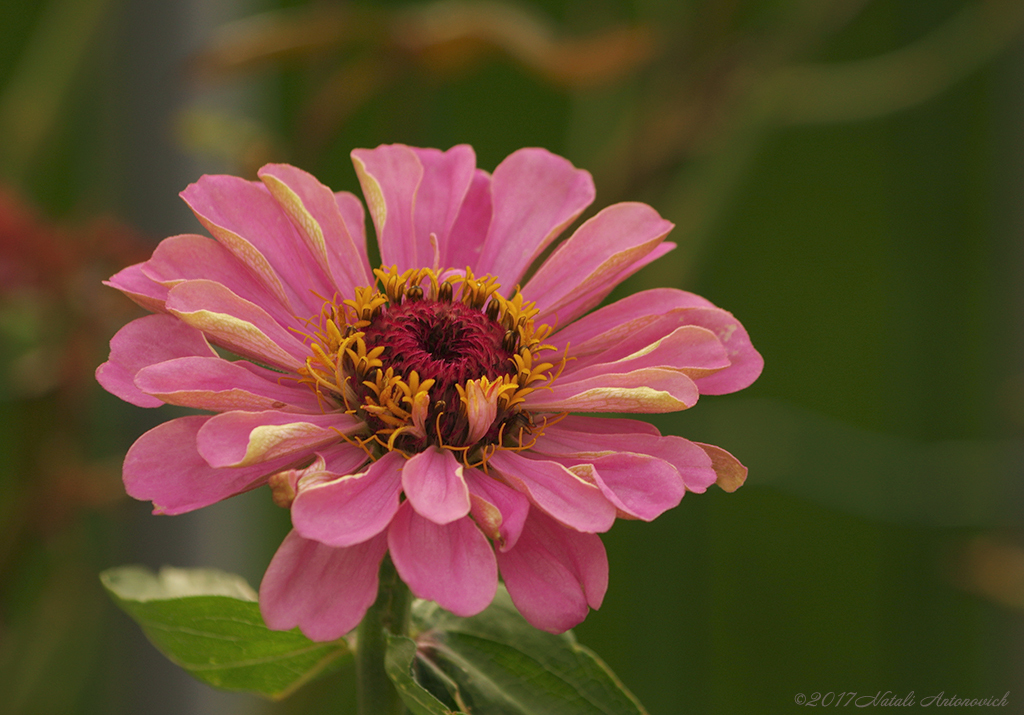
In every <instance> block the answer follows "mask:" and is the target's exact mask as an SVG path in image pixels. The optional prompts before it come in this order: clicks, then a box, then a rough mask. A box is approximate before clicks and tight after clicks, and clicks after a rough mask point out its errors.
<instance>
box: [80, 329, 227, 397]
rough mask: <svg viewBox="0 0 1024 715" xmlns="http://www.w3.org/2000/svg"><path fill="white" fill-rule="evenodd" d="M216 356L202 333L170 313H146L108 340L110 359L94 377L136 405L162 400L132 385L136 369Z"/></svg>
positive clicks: (97, 370)
mask: <svg viewBox="0 0 1024 715" xmlns="http://www.w3.org/2000/svg"><path fill="white" fill-rule="evenodd" d="M216 355H217V353H216V352H214V350H213V348H211V347H210V344H209V343H207V342H206V338H204V337H203V334H202V333H201V332H200V331H198V330H196V329H195V328H193V327H192V326H190V325H187V324H186V323H183V322H181V321H180V320H178V319H177V318H175V317H174V316H172V315H166V314H157V315H147V316H145V317H144V318H138V319H136V320H133V321H132V322H130V323H128V325H126V326H124V327H123V328H121V329H120V330H119V331H117V334H116V335H115V336H114V337H113V338H112V339H111V341H110V358H109V359H108V360H107V361H106V362H105V363H103V364H102V365H100V366H99V367H98V368H97V369H96V379H97V381H99V383H100V384H101V385H103V387H104V388H105V389H106V390H107V391H108V392H110V393H112V394H114V395H117V396H118V397H120V398H121V399H122V400H124V401H125V402H130V403H131V404H133V405H138V406H139V407H159V406H160V405H162V404H164V401H163V400H161V399H159V398H157V397H154V396H153V395H150V394H147V393H145V392H144V391H142V390H140V389H139V388H138V387H137V386H136V385H135V377H136V375H137V374H138V373H139V371H140V370H143V369H144V368H146V367H149V366H150V365H156V364H159V363H162V362H166V361H168V360H174V359H175V358H181V357H187V356H203V357H215V356H216Z"/></svg>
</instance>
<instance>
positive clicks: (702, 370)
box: [559, 325, 729, 381]
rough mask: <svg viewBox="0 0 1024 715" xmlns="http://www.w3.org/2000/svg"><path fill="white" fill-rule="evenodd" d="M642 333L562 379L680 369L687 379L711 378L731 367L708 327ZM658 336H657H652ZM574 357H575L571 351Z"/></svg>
mask: <svg viewBox="0 0 1024 715" xmlns="http://www.w3.org/2000/svg"><path fill="white" fill-rule="evenodd" d="M652 327H653V328H655V330H651V329H645V330H640V331H637V332H636V333H634V334H633V335H630V336H628V337H624V338H623V339H622V340H621V341H620V342H619V343H618V345H615V346H614V347H611V348H609V349H608V350H605V351H604V352H602V353H597V354H595V355H592V356H590V357H589V359H588V358H587V357H582V358H580V359H578V360H575V361H573V362H571V363H569V365H570V366H571V367H569V366H567V367H566V369H565V371H564V372H563V373H562V377H560V378H559V379H567V380H573V381H577V380H583V379H585V378H587V377H593V376H595V375H600V374H602V373H628V372H633V371H634V370H639V369H642V368H652V367H657V368H666V369H669V370H679V371H680V372H682V373H683V374H684V375H686V376H687V377H689V378H691V379H693V380H696V379H697V378H700V377H704V376H705V375H711V374H714V373H715V372H717V371H719V370H724V369H725V368H727V367H729V358H728V356H727V355H726V352H725V347H724V346H723V345H722V343H721V341H720V340H719V339H718V336H717V335H715V334H714V333H713V332H711V331H710V330H707V329H706V328H700V327H697V326H696V325H684V326H682V327H679V328H676V329H675V330H673V331H672V332H671V333H669V334H668V335H664V336H658V335H657V332H660V331H657V328H658V326H652ZM652 332H653V333H654V334H653V335H652V334H651V333H652ZM570 354H573V353H572V351H571V350H570Z"/></svg>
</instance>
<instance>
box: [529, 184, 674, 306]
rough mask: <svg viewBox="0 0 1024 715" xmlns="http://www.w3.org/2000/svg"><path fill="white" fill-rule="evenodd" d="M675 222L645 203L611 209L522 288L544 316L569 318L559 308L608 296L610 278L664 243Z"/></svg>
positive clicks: (560, 249) (582, 228) (557, 252)
mask: <svg viewBox="0 0 1024 715" xmlns="http://www.w3.org/2000/svg"><path fill="white" fill-rule="evenodd" d="M671 230H672V223H671V222H669V221H666V220H665V219H663V218H662V217H661V216H659V215H658V212H657V211H655V210H654V209H652V208H651V207H650V206H648V205H647V204H641V203H620V204H614V205H613V206H609V207H608V208H606V209H604V210H602V211H601V212H600V213H599V214H597V215H596V216H594V217H593V218H592V219H590V220H588V221H587V222H586V223H584V224H583V225H582V226H580V227H579V229H577V230H576V232H575V233H573V235H572V236H570V237H569V238H568V239H567V240H566V241H565V242H564V243H563V244H562V245H561V246H559V247H558V248H557V249H556V250H555V252H554V253H552V254H551V256H550V257H549V258H548V259H547V260H546V261H544V263H543V265H541V267H540V268H538V269H537V272H536V273H535V274H534V276H533V277H532V278H531V279H530V280H529V281H528V282H527V284H526V285H525V286H523V294H524V295H526V296H529V298H530V299H531V300H533V301H534V302H536V304H537V308H538V309H540V311H541V313H543V314H552V315H558V317H559V318H561V322H563V323H565V322H568V321H569V320H571V319H572V318H571V317H570V316H563V315H560V313H559V310H560V309H561V308H563V307H565V306H566V305H567V304H568V303H569V302H571V301H573V300H576V299H578V298H580V297H581V296H586V295H589V294H592V293H599V292H600V293H602V295H607V294H608V292H609V291H611V289H612V288H614V287H615V284H614V283H612V282H611V281H612V279H613V278H615V277H617V276H618V275H619V274H620V273H621V272H622V271H623V269H625V268H627V267H628V266H630V265H632V264H633V263H635V262H636V261H638V260H639V259H640V258H642V257H643V256H645V255H647V254H648V253H650V252H651V251H652V250H654V248H655V247H656V246H657V245H658V244H659V243H661V242H662V241H663V240H664V239H665V236H667V235H668V232H669V231H671Z"/></svg>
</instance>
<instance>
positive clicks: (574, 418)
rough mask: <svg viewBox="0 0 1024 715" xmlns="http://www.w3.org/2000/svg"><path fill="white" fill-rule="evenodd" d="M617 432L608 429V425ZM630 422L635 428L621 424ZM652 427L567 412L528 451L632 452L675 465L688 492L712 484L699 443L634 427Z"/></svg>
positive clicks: (599, 454)
mask: <svg viewBox="0 0 1024 715" xmlns="http://www.w3.org/2000/svg"><path fill="white" fill-rule="evenodd" d="M609 422H615V423H620V424H619V425H617V426H615V428H616V429H618V430H619V432H617V433H615V432H608V431H607V429H609V428H610V427H611V425H606V424H604V423H609ZM629 422H632V423H634V425H635V429H633V428H631V427H630V426H628V425H622V424H621V423H629ZM643 428H650V429H651V430H653V429H654V428H653V427H652V426H651V425H649V424H648V423H646V422H639V421H636V420H610V419H606V418H601V417H584V416H582V415H569V416H568V417H566V418H565V419H564V420H562V421H560V422H559V423H558V424H555V425H551V426H550V427H548V428H546V429H545V430H544V434H542V435H541V436H540V437H538V438H537V441H536V442H535V443H534V445H533V447H532V450H531V451H534V452H538V453H540V454H551V455H560V456H568V457H576V458H578V459H592V458H597V457H604V456H607V455H609V454H614V453H616V452H636V453H638V454H647V455H650V456H652V457H657V458H658V459H663V460H665V461H666V462H668V463H669V464H671V465H672V466H673V467H675V469H676V471H677V472H678V474H679V476H680V477H681V478H682V481H683V484H685V485H686V488H687V489H688V490H689V491H691V492H703V491H705V490H706V489H707V488H708V486H710V485H711V484H714V483H715V479H716V473H715V470H714V469H713V468H712V462H711V459H710V458H709V457H708V455H707V454H705V450H704V449H702V448H701V446H700V445H698V444H696V443H694V442H690V441H688V440H685V439H683V438H682V437H676V436H674V435H668V436H664V437H663V436H661V435H660V434H658V432H657V431H656V430H654V431H653V433H649V432H648V433H641V432H639V431H637V430H639V429H643Z"/></svg>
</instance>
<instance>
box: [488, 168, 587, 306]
mask: <svg viewBox="0 0 1024 715" xmlns="http://www.w3.org/2000/svg"><path fill="white" fill-rule="evenodd" d="M491 197H492V202H493V211H494V214H493V218H492V220H491V225H490V229H489V230H488V232H487V238H486V240H485V241H484V246H483V250H482V252H481V255H480V261H479V262H478V263H477V265H476V272H477V273H478V274H483V273H490V274H492V275H493V276H495V277H496V278H497V279H498V282H499V283H500V284H501V286H502V287H503V288H504V289H505V292H506V294H508V293H510V292H511V289H512V287H514V286H515V285H516V283H518V282H519V281H520V279H521V278H522V276H523V274H524V273H526V269H527V268H529V267H530V264H531V263H533V261H534V259H535V258H537V256H539V255H540V254H541V252H542V251H543V250H544V249H545V248H547V246H548V245H549V244H550V243H551V242H552V241H553V240H554V239H555V238H556V237H557V236H558V235H559V234H560V233H561V232H562V231H563V230H564V229H565V227H566V226H568V225H569V224H570V223H572V222H573V221H575V220H576V218H577V217H578V216H579V215H580V214H581V213H583V210H584V209H585V208H586V207H587V206H589V205H590V203H591V202H592V201H593V200H594V180H593V179H592V178H591V176H590V173H589V172H587V171H584V170H582V169H577V168H575V167H574V166H573V165H572V164H571V163H570V162H569V161H568V160H566V159H563V158H562V157H560V156H556V155H554V154H552V153H551V152H549V151H547V150H545V149H520V150H519V151H516V152H514V153H513V154H510V155H509V156H508V157H507V158H506V159H505V160H504V161H503V162H501V164H499V165H498V168H496V169H495V170H494V176H493V177H492V178H491Z"/></svg>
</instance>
